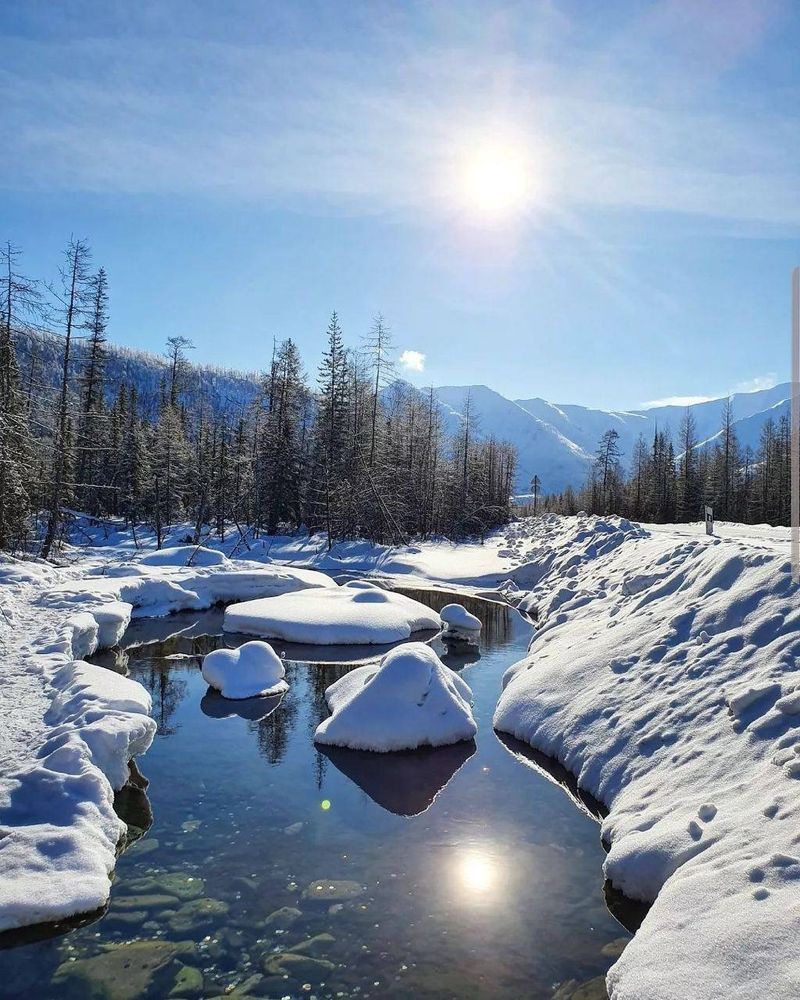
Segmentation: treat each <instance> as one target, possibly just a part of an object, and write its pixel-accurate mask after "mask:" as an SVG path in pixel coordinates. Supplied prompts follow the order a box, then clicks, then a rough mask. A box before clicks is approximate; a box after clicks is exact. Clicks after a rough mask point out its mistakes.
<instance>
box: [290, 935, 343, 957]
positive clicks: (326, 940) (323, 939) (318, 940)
mask: <svg viewBox="0 0 800 1000" xmlns="http://www.w3.org/2000/svg"><path fill="white" fill-rule="evenodd" d="M335 941H336V938H335V937H334V936H333V935H332V934H324V933H323V934H315V935H314V937H310V938H307V939H306V940H305V941H301V942H300V944H295V945H292V947H291V948H290V949H289V951H291V952H294V953H295V954H299V955H313V956H317V955H325V954H327V952H329V951H330V949H331V945H332V944H334V943H335Z"/></svg>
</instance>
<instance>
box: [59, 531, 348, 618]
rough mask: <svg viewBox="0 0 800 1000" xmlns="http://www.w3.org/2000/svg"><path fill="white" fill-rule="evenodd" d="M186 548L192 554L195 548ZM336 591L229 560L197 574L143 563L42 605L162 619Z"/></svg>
mask: <svg viewBox="0 0 800 1000" xmlns="http://www.w3.org/2000/svg"><path fill="white" fill-rule="evenodd" d="M187 547H188V548H191V549H192V551H194V546H187ZM154 554H158V553H154ZM213 554H214V555H217V554H218V553H213ZM335 586H336V584H335V583H334V581H333V580H331V578H330V577H329V576H326V575H325V574H324V573H319V572H317V571H316V570H306V569H295V568H292V567H285V566H269V567H265V566H262V565H260V564H257V563H248V562H245V561H241V562H237V563H231V562H229V561H228V560H227V559H226V560H224V561H223V562H221V563H219V564H217V565H212V566H201V567H199V568H197V569H194V568H193V567H187V568H183V569H181V568H176V567H174V566H148V565H147V564H144V565H143V564H142V563H141V562H140V563H139V564H138V565H126V566H124V567H115V568H114V571H113V572H111V573H108V574H104V575H102V576H87V577H83V578H82V579H79V580H70V581H68V582H66V583H62V584H60V585H58V586H57V587H54V588H52V589H51V590H50V591H48V592H47V594H45V596H44V601H45V603H47V604H48V606H49V607H56V608H65V609H66V608H69V607H71V606H86V605H87V604H94V605H97V604H99V603H106V604H107V603H110V602H123V603H125V604H130V605H131V607H132V609H133V610H132V616H133V617H134V618H160V617H164V616H165V615H169V614H172V613H174V612H176V611H201V610H204V609H205V608H210V607H212V606H213V605H215V604H220V603H225V602H227V601H236V600H238V601H242V600H247V599H249V598H252V597H276V596H279V595H281V594H287V593H293V592H294V591H297V590H303V589H305V588H334V587H335Z"/></svg>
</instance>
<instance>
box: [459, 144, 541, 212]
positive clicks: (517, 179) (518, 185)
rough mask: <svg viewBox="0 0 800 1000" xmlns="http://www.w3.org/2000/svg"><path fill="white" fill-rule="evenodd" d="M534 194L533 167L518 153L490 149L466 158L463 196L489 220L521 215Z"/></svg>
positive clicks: (495, 148)
mask: <svg viewBox="0 0 800 1000" xmlns="http://www.w3.org/2000/svg"><path fill="white" fill-rule="evenodd" d="M532 195H533V191H532V183H531V165H530V163H529V162H528V160H527V158H526V157H525V156H524V155H523V154H522V153H521V152H520V151H518V150H515V149H510V148H504V147H502V146H497V147H487V148H485V149H482V150H478V151H476V152H474V153H472V154H468V155H467V156H465V158H464V172H463V181H462V196H463V198H464V200H465V202H466V203H467V205H468V206H469V207H470V208H471V209H472V210H473V211H476V212H478V213H479V214H481V215H483V216H485V217H487V218H489V219H497V220H500V219H505V218H508V217H509V216H512V215H516V214H520V213H522V212H523V211H524V210H525V208H526V207H527V205H528V203H529V201H530V199H531V197H532Z"/></svg>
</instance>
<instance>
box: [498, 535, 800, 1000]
mask: <svg viewBox="0 0 800 1000" xmlns="http://www.w3.org/2000/svg"><path fill="white" fill-rule="evenodd" d="M537 530H538V532H539V536H538V538H537V539H535V542H534V545H533V548H534V549H535V550H536V552H537V558H536V560H535V561H534V560H531V565H530V570H529V572H528V573H527V576H528V581H527V582H528V585H529V586H530V587H531V588H532V593H531V601H532V603H533V604H534V605H535V606H536V607H538V609H539V612H540V615H539V627H538V630H537V632H536V634H535V636H534V639H533V641H532V643H531V647H530V652H529V655H528V656H527V657H526V658H525V659H524V660H522V662H520V663H519V664H517V665H516V666H514V667H512V668H511V669H510V670H509V672H508V673H507V675H506V678H505V681H504V685H505V686H504V690H503V693H502V696H501V698H500V701H499V704H498V707H497V711H496V714H495V719H494V723H495V726H496V728H497V729H498V730H500V731H502V732H507V733H510V734H512V735H513V736H515V737H516V738H517V739H520V740H524V741H526V742H528V743H530V744H531V745H532V746H534V747H535V748H536V749H538V750H540V751H542V752H544V753H546V754H548V755H550V756H552V757H555V758H557V759H558V760H559V761H560V762H561V763H562V764H563V765H564V766H565V767H566V768H567V769H568V770H569V771H571V772H572V773H573V774H574V775H575V776H576V778H577V780H578V782H579V784H580V786H581V787H582V788H584V789H585V790H587V791H588V792H591V793H592V794H593V795H594V796H595V797H596V798H598V799H599V800H601V801H602V802H603V803H604V804H605V805H606V806H607V807H608V809H609V813H608V816H607V817H606V819H605V820H604V822H603V825H602V835H603V838H604V840H605V841H606V843H607V844H608V845H609V853H608V856H607V858H606V862H605V874H606V876H607V878H608V879H609V880H610V881H611V882H612V884H613V885H614V886H615V887H616V888H618V889H620V890H621V891H622V892H624V893H625V894H626V895H627V896H629V897H631V898H633V899H637V900H643V901H647V902H649V901H654V902H653V905H652V907H651V909H650V911H649V913H648V915H647V917H646V918H645V920H644V923H643V924H642V926H641V928H640V929H639V931H638V932H637V934H636V936H635V937H634V939H633V941H632V942H631V943H630V944H629V945H628V947H627V948H626V949H625V951H624V953H623V955H622V957H621V958H620V959H619V961H618V962H617V964H616V965H614V966H613V967H612V969H611V970H610V972H609V974H608V989H609V996H610V998H611V1000H686V998H688V997H691V998H692V1000H712V998H716V997H737V998H741V1000H761V998H764V997H769V998H770V1000H790V998H796V997H797V996H800V960H798V958H797V948H796V942H797V939H798V936H799V935H800V849H799V848H798V842H797V828H798V825H800V784H798V781H797V779H798V777H800V767H798V766H797V763H798V762H800V729H798V728H797V718H796V716H795V715H793V714H792V711H793V710H794V709H795V708H796V707H800V706H798V700H797V698H796V695H795V692H796V690H797V688H798V683H799V682H800V669H798V668H799V667H800V602H798V591H797V588H796V587H795V586H793V584H792V582H791V574H790V567H789V561H788V558H787V554H788V553H787V550H786V549H785V548H784V549H783V551H781V548H780V546H778V545H777V544H776V545H773V544H771V543H770V542H769V539H766V541H765V542H764V543H761V542H759V543H757V544H752V543H749V542H743V541H739V540H737V539H736V538H730V539H722V538H707V537H705V536H703V535H701V534H699V532H698V533H696V534H695V535H694V536H691V535H689V534H688V529H684V528H683V526H678V528H677V529H675V528H673V527H672V526H669V527H664V528H660V527H656V526H654V527H653V529H652V530H647V531H646V530H643V529H641V528H639V527H638V526H632V525H630V524H628V523H627V522H624V521H617V520H616V519H613V518H605V519H601V518H592V517H586V516H584V517H577V518H558V517H553V516H550V517H548V518H547V519H544V518H543V519H540V527H539V528H538V529H537ZM748 530H751V531H752V530H754V529H748ZM683 532H686V533H685V534H684V533H683ZM532 541H533V540H532Z"/></svg>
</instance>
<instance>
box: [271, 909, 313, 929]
mask: <svg viewBox="0 0 800 1000" xmlns="http://www.w3.org/2000/svg"><path fill="white" fill-rule="evenodd" d="M302 916H303V914H302V912H301V911H300V910H298V909H297V908H296V907H294V906H282V907H281V908H280V909H279V910H274V911H273V912H272V913H270V915H269V916H268V917H267V919H266V920H265V921H264V923H263V927H264V929H265V930H268V931H285V930H288V929H289V928H290V927H291V926H292V925H293V924H296V923H297V921H298V920H299V919H300V918H301V917H302Z"/></svg>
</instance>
